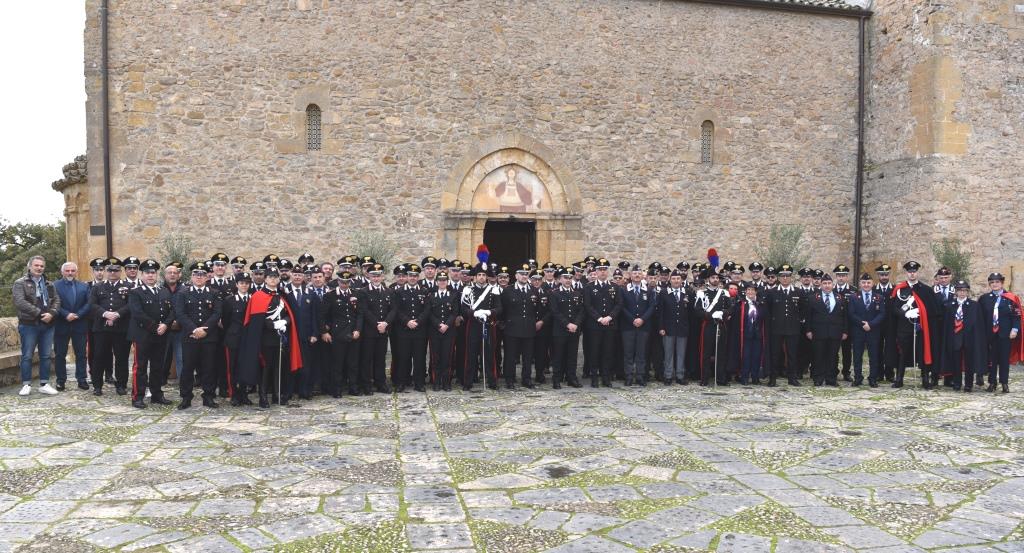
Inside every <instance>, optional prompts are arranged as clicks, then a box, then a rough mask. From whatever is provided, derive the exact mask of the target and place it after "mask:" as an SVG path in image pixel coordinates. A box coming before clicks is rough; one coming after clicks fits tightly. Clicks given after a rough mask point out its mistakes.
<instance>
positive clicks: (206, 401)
mask: <svg viewBox="0 0 1024 553" xmlns="http://www.w3.org/2000/svg"><path fill="white" fill-rule="evenodd" d="M203 407H209V408H210V409H216V408H218V407H220V405H217V402H216V401H214V400H213V398H212V397H211V398H205V397H204V398H203Z"/></svg>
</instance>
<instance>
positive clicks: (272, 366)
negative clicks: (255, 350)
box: [185, 338, 292, 401]
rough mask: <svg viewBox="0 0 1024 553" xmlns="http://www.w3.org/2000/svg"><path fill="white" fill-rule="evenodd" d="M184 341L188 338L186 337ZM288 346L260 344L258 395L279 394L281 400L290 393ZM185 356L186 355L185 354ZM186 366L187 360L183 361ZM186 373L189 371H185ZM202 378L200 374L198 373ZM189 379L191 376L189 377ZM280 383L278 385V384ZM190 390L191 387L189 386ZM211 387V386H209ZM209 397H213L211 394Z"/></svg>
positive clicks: (288, 396)
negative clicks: (260, 360) (260, 358)
mask: <svg viewBox="0 0 1024 553" xmlns="http://www.w3.org/2000/svg"><path fill="white" fill-rule="evenodd" d="M185 341H186V343H187V342H188V339H187V338H186V340H185ZM288 348H289V346H281V345H279V344H263V345H262V346H260V353H261V354H262V355H263V366H262V368H263V370H262V371H261V372H260V385H259V394H260V396H264V395H268V394H269V395H271V396H278V395H279V396H280V397H279V399H280V400H282V401H286V400H288V399H289V398H290V397H291V395H292V372H291V370H290V368H289V365H290V362H289V361H288V359H289V358H290V356H291V353H290V352H289V349H288ZM186 357H187V355H186ZM185 366H186V367H188V366H189V365H188V362H186V363H185ZM185 373H186V374H188V373H189V371H185ZM199 377H200V378H202V374H201V373H200V375H199ZM190 379H191V377H190ZM279 384H280V385H279ZM189 389H190V390H191V387H190V388H189ZM211 389H212V386H211ZM205 390H206V387H205V386H204V387H203V398H206V391H205ZM210 397H213V396H212V395H211V396H210Z"/></svg>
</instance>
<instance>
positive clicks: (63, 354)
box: [53, 325, 88, 384]
mask: <svg viewBox="0 0 1024 553" xmlns="http://www.w3.org/2000/svg"><path fill="white" fill-rule="evenodd" d="M69 340H70V341H71V347H72V348H74V350H75V380H77V381H79V382H85V379H86V375H85V370H86V360H87V357H88V355H87V354H86V333H85V332H74V331H72V330H71V329H70V328H67V327H65V328H61V326H60V325H58V326H57V327H56V328H54V331H53V355H54V360H53V365H54V370H55V371H56V372H57V384H63V383H65V382H67V381H68V341H69Z"/></svg>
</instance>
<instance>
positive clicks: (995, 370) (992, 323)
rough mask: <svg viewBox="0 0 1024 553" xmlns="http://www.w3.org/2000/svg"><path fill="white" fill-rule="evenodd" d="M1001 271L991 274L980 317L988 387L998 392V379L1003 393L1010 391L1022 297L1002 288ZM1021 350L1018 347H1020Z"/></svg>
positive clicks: (980, 299)
mask: <svg viewBox="0 0 1024 553" xmlns="http://www.w3.org/2000/svg"><path fill="white" fill-rule="evenodd" d="M1003 281H1004V277H1003V275H1002V273H992V274H990V275H988V286H989V289H990V290H991V292H989V293H987V294H984V295H982V296H981V297H979V298H978V303H979V304H981V316H982V317H985V319H986V326H987V328H988V330H986V331H985V333H984V334H985V336H986V339H985V346H986V352H987V361H988V388H986V391H988V392H994V391H996V379H997V378H998V381H999V384H1000V385H1002V389H1003V393H1004V394H1007V393H1009V392H1010V386H1009V380H1010V351H1011V343H1012V342H1013V341H1014V340H1016V339H1017V337H1018V335H1019V334H1020V319H1021V313H1020V303H1019V302H1020V300H1019V299H1017V296H1016V295H1014V294H1011V293H1010V292H1007V291H1006V290H1003ZM1018 351H1019V350H1018Z"/></svg>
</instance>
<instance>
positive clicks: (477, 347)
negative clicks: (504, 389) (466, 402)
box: [462, 319, 508, 386]
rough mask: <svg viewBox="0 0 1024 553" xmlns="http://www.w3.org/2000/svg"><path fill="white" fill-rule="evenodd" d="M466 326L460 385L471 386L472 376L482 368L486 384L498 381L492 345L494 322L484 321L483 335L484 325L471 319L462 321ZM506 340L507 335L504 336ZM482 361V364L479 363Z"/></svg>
mask: <svg viewBox="0 0 1024 553" xmlns="http://www.w3.org/2000/svg"><path fill="white" fill-rule="evenodd" d="M463 324H464V325H465V327H466V354H465V356H464V357H463V362H462V367H463V373H462V385H463V386H472V385H473V378H474V377H475V376H476V373H477V371H480V370H482V371H483V373H484V378H485V380H486V381H487V383H488V385H491V384H497V382H498V364H497V358H496V357H495V347H494V324H493V323H490V322H488V323H486V328H487V334H486V336H485V335H484V325H482V324H481V323H480V321H478V320H476V319H473V320H470V321H466V322H465V323H463ZM505 340H508V337H507V336H506V337H505ZM481 363H483V366H481V365H480V364H481Z"/></svg>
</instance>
